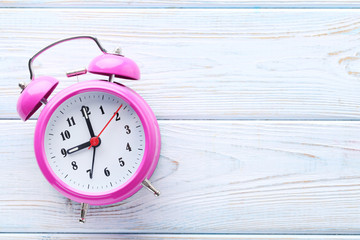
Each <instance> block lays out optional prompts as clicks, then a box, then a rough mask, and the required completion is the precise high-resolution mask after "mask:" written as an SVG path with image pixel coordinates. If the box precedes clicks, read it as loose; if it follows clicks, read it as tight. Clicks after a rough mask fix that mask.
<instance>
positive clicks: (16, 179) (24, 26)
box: [0, 0, 360, 240]
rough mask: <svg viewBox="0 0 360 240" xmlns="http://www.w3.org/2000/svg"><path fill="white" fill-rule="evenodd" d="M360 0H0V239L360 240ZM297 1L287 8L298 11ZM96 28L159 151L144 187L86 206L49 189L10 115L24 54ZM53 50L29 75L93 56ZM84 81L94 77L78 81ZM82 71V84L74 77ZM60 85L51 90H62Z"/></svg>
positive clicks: (26, 135) (29, 136)
mask: <svg viewBox="0 0 360 240" xmlns="http://www.w3.org/2000/svg"><path fill="white" fill-rule="evenodd" d="M359 7H360V1H334V0H318V1H310V0H303V1H300V0H292V1H280V0H279V1H270V0H256V1H230V0H228V1H215V0H208V1H195V0H190V1H168V0H157V1H148V0H137V1H122V2H118V1H111V0H108V1H103V2H101V3H100V2H96V1H81V0H78V1H74V0H72V1H51V2H50V1H34V0H32V1H26V2H25V1H19V0H16V1H2V2H0V80H1V81H0V93H1V97H0V135H1V141H0V153H1V155H0V239H51V240H53V239H169V238H170V239H282V240H285V239H311V240H315V239H329V240H333V239H334V240H335V239H360V237H359V235H358V234H360V224H359V223H360V207H359V203H360V121H359V120H360V105H359V103H360V9H357V8H359ZM294 8H295V9H294ZM73 35H94V36H96V37H98V38H99V39H100V40H101V42H102V43H103V44H104V46H105V48H106V49H108V50H112V49H114V48H115V47H116V46H119V45H120V46H121V47H122V48H123V51H124V54H125V55H126V56H128V57H130V58H132V59H134V60H135V61H136V62H137V63H138V64H139V66H140V68H141V71H142V79H141V81H136V82H135V81H127V80H122V83H124V84H126V85H128V86H129V87H131V88H133V89H134V90H136V91H137V92H139V93H140V94H141V95H142V96H143V97H144V99H145V100H146V101H147V102H148V103H149V104H150V106H151V107H152V109H153V110H154V112H155V114H156V116H157V117H158V119H159V124H160V129H161V135H162V152H161V158H160V161H159V165H158V168H157V169H156V171H155V174H154V175H153V177H152V181H153V182H154V184H155V185H156V186H157V187H158V188H159V189H160V190H161V192H162V196H160V197H159V198H154V197H153V196H152V195H151V194H150V193H149V192H148V191H146V190H144V189H143V190H141V191H139V192H138V193H137V194H135V195H134V196H132V197H131V198H129V199H126V200H125V201H123V202H120V203H117V204H113V205H109V206H97V207H91V208H90V210H89V212H88V221H87V223H86V224H85V225H80V224H78V223H77V218H78V215H79V211H80V205H79V204H78V203H76V202H73V201H70V200H68V199H66V198H65V197H63V196H62V195H60V194H59V193H58V192H56V191H55V190H54V189H53V188H52V187H51V186H50V185H49V184H48V183H47V182H46V181H45V179H44V177H43V176H42V175H41V173H40V171H39V169H38V166H37V164H36V160H35V157H34V152H33V132H34V127H35V123H36V118H37V116H38V115H37V114H35V115H34V117H33V118H32V119H31V120H29V121H28V122H26V123H24V122H22V121H20V120H19V117H18V116H17V113H16V101H17V98H18V96H19V89H18V87H17V83H18V82H20V81H28V80H27V79H28V76H29V75H28V71H27V61H28V59H29V58H30V57H31V56H32V55H33V54H34V53H35V52H37V51H38V50H39V49H40V48H42V47H44V46H46V45H48V44H50V43H51V42H53V41H55V40H58V39H61V38H65V37H69V36H73ZM91 44H92V43H87V42H84V41H78V42H73V43H71V44H64V45H61V46H58V47H57V48H56V49H53V50H51V51H49V52H47V53H46V54H44V55H43V56H41V57H39V58H38V59H37V60H36V61H37V62H36V63H35V64H34V67H35V74H37V75H52V76H55V77H57V78H58V79H60V80H61V83H60V84H59V87H58V90H60V89H63V88H65V87H66V86H69V85H71V84H73V83H75V82H76V78H75V79H67V78H66V77H65V72H66V71H68V70H72V69H74V68H75V69H76V68H79V67H83V66H86V65H87V64H88V62H89V61H90V59H92V58H93V57H94V56H96V55H97V54H99V52H98V50H97V49H96V48H95V47H94V46H93V45H91ZM88 78H94V76H89V77H88ZM84 79H85V78H80V81H83V80H84ZM58 90H57V91H58Z"/></svg>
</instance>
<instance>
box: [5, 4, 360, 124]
mask: <svg viewBox="0 0 360 240" xmlns="http://www.w3.org/2000/svg"><path fill="white" fill-rule="evenodd" d="M359 17H360V10H286V11H285V10H239V9H206V10H204V9H202V10H201V9H183V10H176V9H175V10H173V9H135V10H126V9H54V10H51V9H0V30H1V34H2V37H1V38H0V54H1V55H0V56H1V57H0V71H1V73H2V74H1V75H0V90H1V93H2V99H1V102H0V116H1V117H2V118H18V116H17V114H16V109H15V105H14V103H15V102H16V100H17V98H18V94H19V89H18V88H17V87H16V85H17V83H18V82H19V81H24V80H26V79H28V72H27V60H28V58H29V57H31V56H32V55H33V54H34V53H35V52H36V51H37V50H39V49H40V48H42V47H44V46H46V45H47V44H49V43H51V42H53V41H55V40H57V39H60V38H64V37H68V36H72V35H84V34H92V35H95V36H97V37H98V38H99V39H100V40H101V41H102V42H103V44H104V45H105V47H106V48H107V49H109V50H111V49H113V48H114V47H115V46H117V45H119V44H120V45H122V47H123V49H124V54H125V55H126V56H128V57H130V58H132V59H134V60H135V61H136V62H137V63H139V66H140V69H141V71H142V80H141V81H139V82H134V81H126V80H123V81H122V82H123V83H125V84H126V85H128V86H130V87H131V88H133V89H134V90H136V91H137V92H139V93H140V94H141V95H142V96H143V97H144V98H145V100H146V101H147V102H148V103H149V104H150V106H151V107H152V108H153V110H154V112H155V114H156V115H157V117H158V118H159V119H312V120H314V119H318V120H321V119H360V108H359V102H360V95H359V92H360V81H359V80H360V73H359V67H360V58H359V53H360V45H359V34H358V33H359V27H360V22H359ZM97 54H99V52H98V51H97V49H96V48H95V47H94V46H93V45H92V43H88V44H86V42H82V41H80V42H78V43H75V42H74V43H72V44H66V45H64V46H62V47H60V46H59V48H57V49H54V50H52V51H50V52H48V53H47V54H45V55H44V56H43V57H41V58H39V59H38V60H39V61H37V62H36V63H35V68H36V70H35V73H37V74H38V75H45V74H47V75H52V76H55V77H57V78H59V79H60V80H61V84H60V86H59V89H63V88H64V87H66V86H69V85H70V84H73V83H74V82H75V81H76V80H75V79H65V77H64V73H65V72H66V71H68V70H71V69H74V68H78V67H82V66H86V65H87V63H88V62H89V61H90V59H91V58H92V57H94V56H96V55H97ZM35 117H36V116H35Z"/></svg>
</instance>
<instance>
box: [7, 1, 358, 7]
mask: <svg viewBox="0 0 360 240" xmlns="http://www.w3.org/2000/svg"><path fill="white" fill-rule="evenodd" d="M0 7H6V8H10V7H11V8H14V7H15V8H26V7H31V8H33V7H38V8H39V7H40V8H59V7H61V8H344V7H345V8H346V7H347V8H356V7H360V2H359V1H358V0H353V1H340V0H317V1H311V0H290V1H284V0H276V1H274V0H252V1H246V0H236V1H234V0H222V1H218V0H206V1H199V0H187V1H170V0H155V1H154V0H137V1H129V0H127V1H115V0H106V1H101V2H100V1H95V0H90V1H89V0H88V1H85V0H68V1H61V0H52V1H45V0H41V1H39V0H29V1H21V0H14V1H3V2H1V5H0Z"/></svg>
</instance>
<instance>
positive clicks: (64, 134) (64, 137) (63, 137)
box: [60, 130, 70, 141]
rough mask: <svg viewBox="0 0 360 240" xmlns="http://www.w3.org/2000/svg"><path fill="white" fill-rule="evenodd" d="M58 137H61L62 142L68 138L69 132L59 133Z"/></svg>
mask: <svg viewBox="0 0 360 240" xmlns="http://www.w3.org/2000/svg"><path fill="white" fill-rule="evenodd" d="M60 135H61V137H62V140H63V141H65V140H66V139H69V138H70V132H69V131H68V130H65V131H64V132H61V133H60Z"/></svg>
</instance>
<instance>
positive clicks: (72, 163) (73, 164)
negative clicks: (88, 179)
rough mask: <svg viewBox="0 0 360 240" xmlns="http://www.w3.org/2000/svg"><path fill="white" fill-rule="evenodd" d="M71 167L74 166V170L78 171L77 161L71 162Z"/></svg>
mask: <svg viewBox="0 0 360 240" xmlns="http://www.w3.org/2000/svg"><path fill="white" fill-rule="evenodd" d="M71 165H72V168H73V169H74V170H77V169H78V165H76V162H75V161H72V162H71Z"/></svg>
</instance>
